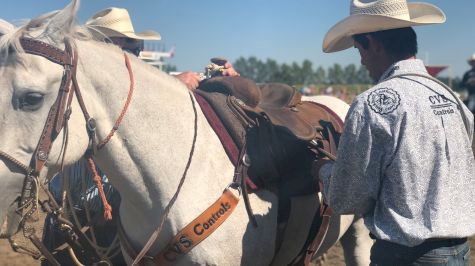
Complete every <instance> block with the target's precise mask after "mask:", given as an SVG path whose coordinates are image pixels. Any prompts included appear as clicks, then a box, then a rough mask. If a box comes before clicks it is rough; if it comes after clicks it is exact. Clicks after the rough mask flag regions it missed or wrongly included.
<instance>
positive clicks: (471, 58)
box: [467, 54, 475, 64]
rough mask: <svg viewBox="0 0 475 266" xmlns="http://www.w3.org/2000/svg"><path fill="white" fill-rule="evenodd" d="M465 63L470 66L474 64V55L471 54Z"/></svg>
mask: <svg viewBox="0 0 475 266" xmlns="http://www.w3.org/2000/svg"><path fill="white" fill-rule="evenodd" d="M467 62H468V63H469V64H471V63H472V62H475V54H473V55H472V56H471V57H470V58H469V59H468V60H467Z"/></svg>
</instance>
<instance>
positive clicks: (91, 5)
mask: <svg viewBox="0 0 475 266" xmlns="http://www.w3.org/2000/svg"><path fill="white" fill-rule="evenodd" d="M427 2H429V3H432V4H435V5H437V6H439V7H440V8H441V9H442V10H444V12H445V13H446V15H447V22H446V24H444V25H436V26H423V27H416V32H417V33H418V37H419V55H418V57H419V58H421V59H423V60H426V61H428V63H429V64H445V65H450V66H451V71H450V72H449V71H445V72H443V74H442V76H444V75H445V76H447V75H449V74H450V73H452V75H453V76H461V75H462V74H463V72H464V71H466V70H468V65H467V63H466V59H467V58H468V57H469V56H470V55H471V54H473V53H475V15H474V13H473V12H474V10H475V1H473V0H457V1H449V0H428V1H427ZM67 3H69V1H67V0H40V1H39V0H16V1H4V3H3V5H2V8H1V9H0V18H2V19H5V20H7V21H15V20H19V19H25V18H31V17H35V16H38V15H40V14H43V13H45V12H48V11H52V10H55V9H60V8H63V7H64V6H65V5H66V4H67ZM349 3H350V1H349V0H239V1H226V0H225V1H217V0H201V1H196V0H83V1H82V2H81V8H80V11H79V21H80V22H82V23H83V22H85V21H86V19H87V18H88V17H90V16H91V15H93V14H94V13H96V12H97V11H99V10H101V9H104V8H107V7H110V6H116V7H123V8H127V9H128V10H129V13H130V15H131V17H132V21H133V22H134V26H135V30H136V31H142V30H147V29H152V30H156V31H159V32H160V33H161V35H162V41H160V42H159V43H160V44H161V45H162V46H164V47H167V48H170V47H171V46H172V45H173V44H175V45H176V55H175V57H174V58H172V59H170V60H169V62H170V63H171V64H173V65H176V66H177V67H178V70H179V71H184V70H194V71H202V70H203V68H204V66H206V64H207V63H208V62H209V58H211V57H215V56H221V57H226V58H228V59H229V60H231V61H234V60H235V59H237V58H238V57H240V56H244V57H249V56H256V57H258V58H260V59H263V60H265V59H267V58H272V59H275V60H277V61H278V62H279V63H284V62H286V63H290V62H294V61H296V62H302V61H303V60H304V59H309V60H311V61H312V62H313V63H314V65H315V66H318V65H321V66H323V67H328V66H330V65H332V64H334V63H339V64H342V65H346V64H349V63H355V64H357V65H359V56H358V54H357V51H356V50H355V49H349V50H347V51H344V52H340V53H334V54H325V53H323V52H322V51H321V44H322V40H323V37H324V35H325V33H326V32H327V30H328V29H329V28H330V27H331V26H333V25H334V24H335V23H336V22H338V21H339V20H340V19H342V18H344V17H345V16H347V15H348V13H349Z"/></svg>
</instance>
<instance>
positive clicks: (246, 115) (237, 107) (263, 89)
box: [196, 77, 343, 265]
mask: <svg viewBox="0 0 475 266" xmlns="http://www.w3.org/2000/svg"><path fill="white" fill-rule="evenodd" d="M196 94H197V96H200V97H201V96H203V98H205V99H206V100H207V101H198V102H199V103H200V105H202V109H203V105H204V104H202V103H201V102H208V103H206V104H209V105H211V106H212V107H213V109H214V111H213V110H211V111H206V112H204V113H205V117H206V118H207V119H208V122H209V123H210V124H211V125H212V127H213V129H214V130H215V132H216V134H217V135H218V137H219V138H220V140H221V142H222V144H223V146H224V147H225V149H226V151H227V148H228V147H227V146H232V145H229V144H228V143H229V142H230V141H223V140H222V137H221V136H222V135H226V134H225V133H226V132H229V133H228V134H229V135H231V136H232V137H233V140H234V143H236V144H238V146H239V147H238V148H240V149H243V148H246V147H245V146H246V141H245V139H246V138H247V135H248V133H249V131H248V130H249V129H252V128H260V127H263V126H265V125H267V124H269V122H270V123H271V124H272V125H271V127H277V128H279V130H281V132H284V133H287V134H289V133H290V135H292V136H294V137H296V138H297V139H299V140H300V141H304V142H305V143H307V147H308V148H309V149H310V150H311V151H312V152H313V153H315V154H316V155H317V158H322V157H328V158H330V159H332V160H334V159H335V158H336V151H337V147H336V146H337V143H338V141H339V135H340V134H341V132H342V131H343V121H342V120H341V119H340V118H339V117H338V116H337V115H336V114H335V113H334V112H333V111H332V110H330V109H329V108H327V107H325V106H323V105H321V104H317V103H313V102H303V101H301V98H300V94H299V93H298V92H297V91H296V90H295V89H294V88H292V87H290V86H288V85H285V84H272V83H271V84H265V85H262V86H260V88H259V87H256V85H255V84H253V82H251V81H249V80H247V79H243V78H237V79H236V78H229V77H220V78H217V79H214V80H208V81H206V82H205V83H203V84H202V87H200V88H199V90H198V91H197V93H196ZM197 99H199V97H197ZM223 99H225V100H223ZM204 109H206V108H204ZM208 109H209V108H208ZM228 113H232V114H233V115H228ZM213 114H214V116H216V114H218V115H219V118H212V117H213ZM262 117H263V119H261V118H262ZM214 120H221V121H222V123H223V124H226V129H223V128H222V126H221V128H218V129H216V128H215V126H213V124H216V123H215V121H214ZM243 127H244V128H245V129H244V132H243V129H242V128H243ZM223 131H224V133H223ZM257 131H259V132H261V131H262V129H258V130H257ZM312 131H313V132H312ZM264 137H265V139H268V138H269V136H264ZM224 139H225V138H224ZM243 139H244V140H243ZM261 140H262V139H261ZM261 140H258V142H261ZM251 145H252V144H251ZM267 145H270V144H267ZM264 146H265V145H264ZM227 153H228V156H229V152H227ZM269 153H270V154H272V151H271V150H270V149H269ZM266 154H267V153H266ZM270 154H267V155H266V156H258V155H259V154H254V155H257V157H271V156H268V155H270ZM252 155H253V154H251V160H252V159H253V158H257V157H252ZM230 158H231V157H230ZM232 161H233V160H232ZM253 163H254V165H255V164H256V163H258V162H255V161H253ZM270 168H274V167H270ZM273 172H274V173H276V172H277V173H278V172H279V169H274V171H273ZM272 175H274V174H272ZM254 181H256V180H254ZM260 185H262V183H261V184H260ZM263 185H264V186H263V187H266V186H267V185H266V183H265V182H264V184H263ZM244 187H246V186H244ZM261 188H262V187H261ZM246 210H248V214H249V217H250V218H252V217H253V215H252V210H251V208H250V206H246ZM331 212H332V211H331V209H330V208H329V207H328V206H327V205H326V204H324V203H323V202H322V203H321V208H320V211H319V212H318V214H317V215H315V219H317V218H320V219H321V220H322V221H321V223H320V227H319V230H318V231H317V232H315V235H313V236H308V238H310V239H309V240H312V241H311V242H307V243H308V247H307V246H305V247H304V249H303V250H302V252H301V253H300V254H299V256H298V257H297V258H301V259H304V260H302V261H301V262H302V263H305V264H306V265H308V262H309V260H310V259H311V258H312V256H313V254H315V251H317V250H318V248H319V247H320V246H321V244H322V242H323V240H324V237H325V235H326V232H327V230H328V225H329V224H328V223H329V220H330V217H331V214H332V213H331ZM251 221H252V219H251ZM297 258H296V259H297Z"/></svg>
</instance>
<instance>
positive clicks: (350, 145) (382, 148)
mask: <svg viewBox="0 0 475 266" xmlns="http://www.w3.org/2000/svg"><path fill="white" fill-rule="evenodd" d="M445 20H446V18H445V14H444V13H443V11H442V10H440V9H439V8H438V7H436V6H434V5H432V4H428V3H410V2H409V3H408V2H407V1H406V0H364V1H363V0H352V1H351V15H350V16H349V17H347V18H345V19H343V20H342V21H340V22H339V23H337V24H336V25H335V26H334V27H332V28H331V29H330V30H329V31H328V33H327V34H326V36H325V38H324V41H323V51H324V52H328V53H330V52H337V51H341V50H345V49H347V48H351V47H354V48H356V50H358V52H359V54H360V56H361V63H362V64H363V65H364V66H365V67H366V68H367V69H368V71H369V73H370V76H371V78H372V79H373V80H374V81H375V82H376V85H375V86H374V87H372V88H371V89H369V90H367V91H366V92H363V93H362V94H360V95H358V96H357V97H356V98H355V100H354V101H353V103H352V105H351V107H350V109H349V111H348V114H347V117H346V120H345V128H344V132H343V134H342V136H341V139H340V143H339V147H338V158H337V160H336V162H329V161H328V160H318V161H317V162H316V163H315V170H316V171H317V172H318V173H319V174H318V175H319V178H320V180H321V183H320V186H321V190H322V191H323V194H324V198H325V201H326V202H327V203H328V205H329V206H330V207H331V208H332V209H333V211H334V212H335V213H338V214H348V213H353V214H360V215H363V216H364V221H365V224H366V226H367V227H368V229H369V231H370V232H371V236H372V237H373V238H374V239H375V240H376V241H375V243H374V245H373V247H372V249H371V265H470V261H469V260H470V247H469V244H468V242H467V237H469V236H471V235H473V234H475V223H474V222H473V221H474V220H475V201H474V200H473V199H474V198H475V177H474V175H475V161H474V157H473V153H472V149H471V143H472V138H473V137H472V136H473V115H472V114H471V113H470V111H469V110H468V108H467V107H466V106H465V105H464V104H463V103H461V102H460V99H458V98H457V97H456V96H455V95H454V94H453V92H452V91H451V90H450V88H448V87H446V86H445V85H443V84H442V83H439V82H438V81H437V80H435V79H433V78H432V77H430V75H429V74H428V73H427V70H426V69H425V67H424V63H423V62H422V61H421V60H418V59H416V57H415V56H416V53H417V36H416V33H415V31H414V30H413V28H412V26H422V25H428V24H439V23H444V22H445Z"/></svg>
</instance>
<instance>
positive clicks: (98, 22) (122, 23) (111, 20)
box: [86, 7, 161, 40]
mask: <svg viewBox="0 0 475 266" xmlns="http://www.w3.org/2000/svg"><path fill="white" fill-rule="evenodd" d="M86 25H87V26H88V27H90V28H93V29H94V30H97V31H99V32H100V33H102V34H104V35H105V36H107V37H127V38H132V39H139V40H160V39H161V37H160V33H158V32H155V31H143V32H138V33H136V32H135V30H134V26H133V25H132V20H131V19H130V15H129V12H128V11H127V9H124V8H117V7H110V8H107V9H104V10H102V11H100V12H98V13H96V14H95V15H94V16H92V17H91V18H89V19H88V20H87V21H86Z"/></svg>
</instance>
